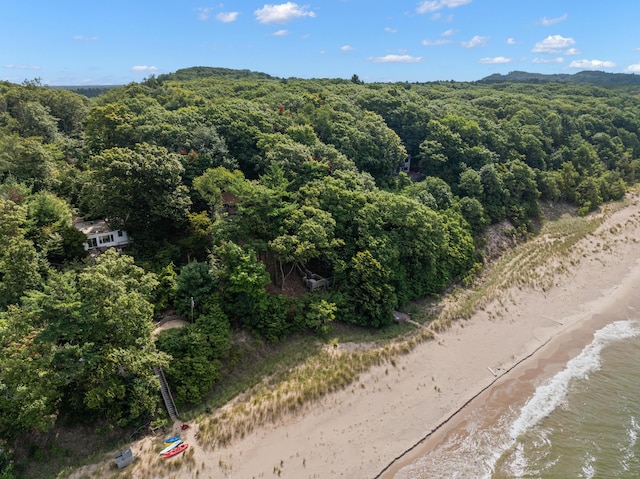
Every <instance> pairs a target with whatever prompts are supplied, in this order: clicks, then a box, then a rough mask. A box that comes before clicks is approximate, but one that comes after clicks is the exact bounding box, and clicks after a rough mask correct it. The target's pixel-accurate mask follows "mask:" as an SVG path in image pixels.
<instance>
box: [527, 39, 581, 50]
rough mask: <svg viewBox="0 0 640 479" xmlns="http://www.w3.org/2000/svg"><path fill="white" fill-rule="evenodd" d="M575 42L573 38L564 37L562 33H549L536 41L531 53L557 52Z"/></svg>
mask: <svg viewBox="0 0 640 479" xmlns="http://www.w3.org/2000/svg"><path fill="white" fill-rule="evenodd" d="M575 43H576V41H575V40H574V39H573V38H565V37H563V36H562V35H549V36H548V37H547V38H545V39H544V40H542V41H540V42H538V43H536V44H535V46H534V47H533V49H532V50H531V51H532V52H533V53H550V54H553V53H559V52H561V51H562V50H564V49H565V48H569V47H570V46H571V45H574V44H575Z"/></svg>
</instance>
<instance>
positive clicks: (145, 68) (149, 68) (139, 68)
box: [131, 65, 158, 73]
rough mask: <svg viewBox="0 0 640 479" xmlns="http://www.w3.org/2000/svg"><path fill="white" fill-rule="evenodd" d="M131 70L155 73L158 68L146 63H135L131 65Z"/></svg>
mask: <svg viewBox="0 0 640 479" xmlns="http://www.w3.org/2000/svg"><path fill="white" fill-rule="evenodd" d="M131 71H132V72H142V73H147V72H151V73H155V72H157V71H158V68H157V67H154V66H147V65H136V66H133V67H131Z"/></svg>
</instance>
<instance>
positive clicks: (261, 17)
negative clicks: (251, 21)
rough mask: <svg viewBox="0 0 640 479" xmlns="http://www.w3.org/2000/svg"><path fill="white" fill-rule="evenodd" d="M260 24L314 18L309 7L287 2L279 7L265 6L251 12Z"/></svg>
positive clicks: (313, 13)
mask: <svg viewBox="0 0 640 479" xmlns="http://www.w3.org/2000/svg"><path fill="white" fill-rule="evenodd" d="M253 13H254V15H255V16H256V20H258V22H260V23H288V22H290V21H292V20H295V19H297V18H303V17H311V18H314V17H315V16H316V14H315V12H312V11H310V10H309V7H306V6H299V5H298V4H297V3H293V2H287V3H281V4H279V5H265V6H264V7H262V8H260V9H258V10H256V11H255V12H253Z"/></svg>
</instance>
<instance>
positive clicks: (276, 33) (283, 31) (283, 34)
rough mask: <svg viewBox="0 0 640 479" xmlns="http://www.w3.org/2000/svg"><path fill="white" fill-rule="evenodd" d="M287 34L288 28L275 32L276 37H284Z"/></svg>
mask: <svg viewBox="0 0 640 479" xmlns="http://www.w3.org/2000/svg"><path fill="white" fill-rule="evenodd" d="M285 35H289V31H288V30H278V31H277V32H273V36H274V37H284V36H285Z"/></svg>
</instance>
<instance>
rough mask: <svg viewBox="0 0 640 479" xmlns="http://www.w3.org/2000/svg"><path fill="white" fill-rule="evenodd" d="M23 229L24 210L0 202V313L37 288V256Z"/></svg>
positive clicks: (0, 200) (24, 224)
mask: <svg viewBox="0 0 640 479" xmlns="http://www.w3.org/2000/svg"><path fill="white" fill-rule="evenodd" d="M26 227H27V220H26V209H25V208H24V207H23V206H20V205H17V204H16V203H14V202H13V201H11V200H3V199H2V198H0V310H2V309H5V308H6V307H7V306H8V305H10V304H16V303H17V302H18V300H19V299H20V297H21V296H22V295H23V294H24V293H25V292H26V291H27V290H29V289H31V288H36V287H38V286H39V284H40V279H41V275H40V273H41V267H40V255H39V254H38V251H37V250H36V248H35V246H34V244H33V242H32V241H31V240H29V239H27V238H26V234H27V229H26Z"/></svg>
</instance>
